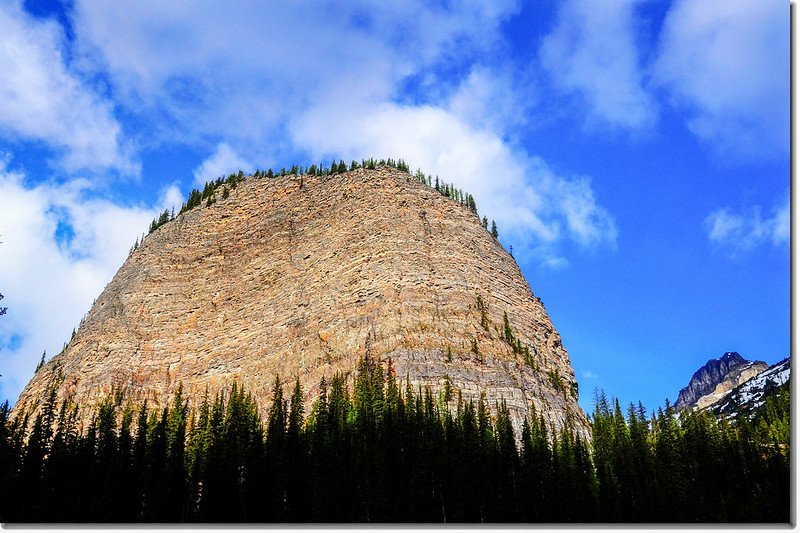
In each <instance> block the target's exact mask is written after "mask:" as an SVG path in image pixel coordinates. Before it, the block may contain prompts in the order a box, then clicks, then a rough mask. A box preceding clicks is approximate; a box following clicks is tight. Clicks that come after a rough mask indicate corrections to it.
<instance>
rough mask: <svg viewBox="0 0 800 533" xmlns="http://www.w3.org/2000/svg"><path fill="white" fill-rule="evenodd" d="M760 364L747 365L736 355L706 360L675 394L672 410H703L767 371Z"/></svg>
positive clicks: (725, 354)
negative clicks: (676, 395)
mask: <svg viewBox="0 0 800 533" xmlns="http://www.w3.org/2000/svg"><path fill="white" fill-rule="evenodd" d="M768 366H769V365H767V364H766V363H765V362H764V361H748V360H747V359H745V358H744V357H742V356H741V355H740V354H739V353H738V352H725V353H724V354H723V355H722V357H720V358H718V359H709V360H708V361H707V362H706V363H705V364H704V365H703V366H701V367H700V368H699V369H698V370H697V371H696V372H695V373H694V374H693V375H692V378H691V379H690V380H689V384H688V385H687V386H686V387H684V388H683V389H681V391H680V392H679V393H678V399H677V400H676V401H675V405H674V407H675V409H676V410H683V409H686V408H699V409H706V408H708V407H709V406H711V405H713V404H715V403H717V402H718V401H720V400H721V399H722V398H724V397H725V396H727V395H728V393H729V392H730V391H731V390H733V389H734V388H736V387H738V386H739V385H741V384H743V383H744V382H746V381H748V380H749V379H751V378H753V377H754V376H756V375H758V374H759V373H760V372H763V371H764V370H766V369H767V368H768Z"/></svg>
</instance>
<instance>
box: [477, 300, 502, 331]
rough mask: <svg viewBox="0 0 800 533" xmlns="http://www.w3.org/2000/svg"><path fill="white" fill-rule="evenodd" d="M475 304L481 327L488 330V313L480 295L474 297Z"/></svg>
mask: <svg viewBox="0 0 800 533" xmlns="http://www.w3.org/2000/svg"><path fill="white" fill-rule="evenodd" d="M476 306H477V308H478V311H479V312H480V314H481V327H482V328H483V329H485V330H486V331H489V314H488V313H487V311H486V303H485V302H484V301H483V298H481V297H480V296H478V298H477V299H476ZM506 318H507V317H506Z"/></svg>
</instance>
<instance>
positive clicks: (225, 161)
mask: <svg viewBox="0 0 800 533" xmlns="http://www.w3.org/2000/svg"><path fill="white" fill-rule="evenodd" d="M253 168H254V165H253V164H252V163H249V162H247V161H245V160H244V159H242V158H241V157H240V156H239V155H238V154H237V153H236V152H234V151H233V149H232V148H231V147H230V146H229V145H228V144H227V143H219V144H218V145H217V148H216V150H215V151H214V153H213V154H211V156H209V158H208V159H206V160H205V161H203V162H202V163H201V164H200V165H199V166H198V167H197V168H196V169H194V182H195V184H196V185H200V186H202V185H204V184H205V183H206V182H207V181H211V180H215V179H217V178H218V177H220V176H227V175H228V174H230V173H231V172H237V171H239V170H243V171H245V172H246V173H247V172H250V171H251V170H252V169H253Z"/></svg>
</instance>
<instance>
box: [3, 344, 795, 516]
mask: <svg viewBox="0 0 800 533" xmlns="http://www.w3.org/2000/svg"><path fill="white" fill-rule="evenodd" d="M320 385H321V396H320V397H319V399H318V400H317V401H316V402H315V403H314V404H313V408H312V409H311V411H310V412H309V413H306V412H304V408H303V401H302V399H303V393H302V390H301V388H300V383H299V381H296V382H295V385H294V387H293V389H292V390H291V391H284V390H283V388H282V386H281V381H280V380H279V379H278V378H276V381H275V384H274V388H273V401H272V403H271V405H270V406H269V409H268V410H266V411H265V414H266V416H265V417H264V418H263V419H262V417H261V416H259V412H260V411H259V407H258V406H257V405H256V403H255V401H254V400H253V398H252V396H251V395H250V394H249V393H248V392H247V391H246V390H244V389H243V388H242V387H241V386H238V385H232V386H231V387H230V389H228V390H227V391H226V392H225V393H224V394H217V395H216V396H214V397H209V395H208V394H206V396H205V398H202V399H200V400H201V401H200V402H198V403H200V405H199V407H197V408H194V409H190V408H189V405H190V401H189V400H190V399H189V398H187V396H186V395H185V394H184V393H183V392H182V390H180V389H179V390H178V391H177V393H176V394H175V398H174V401H172V402H171V405H170V406H168V407H165V408H163V409H154V408H151V407H149V406H148V405H147V404H146V403H145V404H141V405H135V404H134V403H133V402H131V401H128V400H126V399H125V398H124V395H123V394H122V393H120V392H117V393H116V394H114V395H112V397H109V398H107V399H106V400H105V401H103V402H102V403H101V404H100V405H98V406H97V407H96V409H95V410H94V412H93V417H92V421H91V424H89V425H88V427H79V425H78V406H76V405H72V404H70V403H68V402H62V403H61V404H58V403H57V401H56V396H55V389H52V392H51V394H50V396H49V398H48V399H47V401H45V402H44V403H43V405H42V406H41V407H42V408H41V409H40V410H39V411H37V413H36V414H35V416H32V415H30V414H24V413H23V414H19V415H17V416H14V417H10V412H9V407H8V402H6V404H5V405H4V406H3V407H2V408H0V522H12V523H31V522H33V523H53V522H58V523H63V522H77V523H91V522H103V523H107V522H114V523H133V522H155V523H176V522H200V523H212V522H213V523H238V522H257V523H259V522H260V523H264V522H315V523H342V522H372V523H452V522H462V523H463V522H472V523H487V522H493V523H515V522H546V523H563V522H569V523H591V522H602V523H613V522H668V523H693V522H749V523H753V522H758V523H766V522H788V521H789V519H790V516H789V513H790V510H789V509H790V505H789V503H790V499H789V498H790V470H789V451H788V450H789V448H788V444H789V416H790V414H789V413H790V402H789V389H788V387H786V386H785V387H782V388H781V389H779V390H778V391H777V392H776V393H775V394H773V395H772V396H770V397H769V399H768V400H767V402H766V404H765V405H764V406H763V407H762V409H760V411H759V412H758V413H757V414H756V415H755V416H754V417H753V418H752V419H750V418H741V419H738V420H730V421H728V420H725V419H723V420H718V419H717V418H715V417H714V416H713V415H710V414H707V413H703V412H694V411H689V410H687V411H683V412H681V413H680V414H676V413H675V412H673V410H672V408H671V407H670V406H669V403H668V402H667V403H666V404H665V406H664V408H660V409H658V410H657V412H655V413H652V414H651V415H650V416H649V417H648V416H647V415H646V413H645V410H644V408H643V407H642V405H641V404H639V405H638V406H634V405H631V406H629V407H628V408H627V409H626V410H625V411H623V409H622V408H621V406H620V405H619V402H618V401H616V400H613V399H611V400H609V399H607V398H606V396H605V395H604V394H602V393H600V394H597V395H596V396H597V397H596V407H595V411H594V413H593V414H592V416H591V417H590V421H591V434H592V439H591V440H584V439H581V438H580V436H578V435H576V434H574V433H572V432H570V431H567V430H564V431H560V432H554V431H553V430H552V428H551V427H549V425H548V423H547V421H546V420H545V419H544V418H543V417H542V416H541V415H539V414H537V413H536V412H532V413H531V415H530V420H529V421H526V422H525V424H524V426H523V428H522V431H521V434H520V435H515V433H514V430H513V428H512V424H511V420H510V417H509V412H508V409H507V408H506V407H505V405H503V404H500V405H497V406H495V407H496V409H495V411H496V414H495V415H491V414H490V409H489V407H490V406H489V405H488V404H487V401H486V400H485V399H484V398H482V399H481V400H480V401H478V402H472V401H469V402H468V401H464V400H463V399H462V398H461V397H460V395H459V394H458V393H457V391H452V390H444V391H442V392H441V393H439V394H436V395H434V394H433V393H432V392H431V391H430V390H427V389H425V390H423V389H421V388H417V389H416V390H414V389H412V387H410V386H409V385H408V384H407V381H406V385H403V380H398V379H397V377H396V376H395V373H394V371H393V369H392V365H391V361H390V360H388V361H384V362H381V361H378V360H376V359H374V358H372V357H365V358H363V359H362V360H361V362H360V364H359V368H358V370H357V372H355V373H354V374H353V375H352V376H349V377H347V376H342V375H335V376H333V377H332V379H330V381H326V380H323V381H322V383H321V384H320ZM447 395H450V396H451V397H450V398H448V397H446V396H447Z"/></svg>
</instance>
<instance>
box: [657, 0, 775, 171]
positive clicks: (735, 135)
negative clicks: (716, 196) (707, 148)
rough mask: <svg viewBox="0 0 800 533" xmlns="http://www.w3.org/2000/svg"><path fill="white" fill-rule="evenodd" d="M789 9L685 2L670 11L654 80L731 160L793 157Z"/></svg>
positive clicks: (736, 0) (738, 1) (741, 2)
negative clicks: (766, 155)
mask: <svg viewBox="0 0 800 533" xmlns="http://www.w3.org/2000/svg"><path fill="white" fill-rule="evenodd" d="M789 44H790V43H789V4H788V3H786V2H777V1H761V2H754V1H752V0H726V1H724V2H708V1H707V0H680V1H678V2H675V4H674V5H673V6H672V7H671V8H670V10H669V12H668V14H667V16H666V19H665V21H664V26H663V30H662V34H661V39H660V53H659V57H658V59H657V61H656V63H655V65H654V68H653V74H654V78H655V80H656V81H657V82H658V83H659V84H661V85H663V86H665V87H666V88H668V89H669V90H670V91H671V94H672V95H673V97H674V101H675V104H676V105H677V106H678V107H679V108H681V109H687V110H688V111H689V113H690V114H691V118H690V119H689V122H688V125H689V128H690V129H691V130H692V131H693V132H694V133H695V134H696V135H697V136H698V137H700V138H702V139H704V140H707V141H709V142H712V143H713V145H714V146H715V147H716V148H718V149H719V150H721V151H722V152H723V153H725V154H726V155H734V156H741V155H751V156H752V155H754V154H764V153H766V154H769V155H773V154H776V153H777V154H787V153H788V151H789V142H788V141H789V48H790V47H789Z"/></svg>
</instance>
